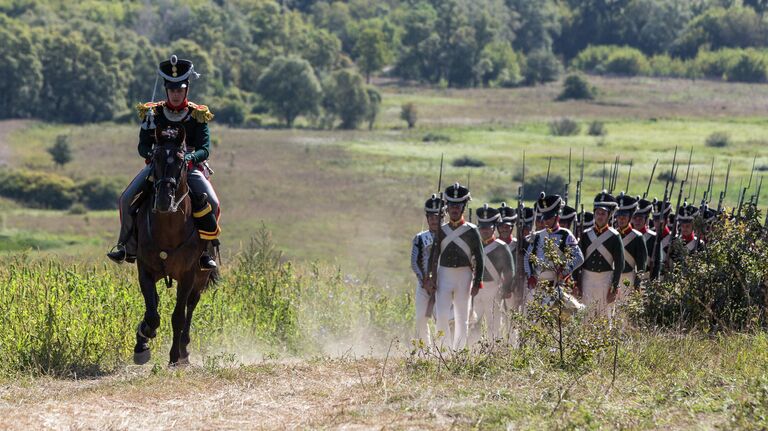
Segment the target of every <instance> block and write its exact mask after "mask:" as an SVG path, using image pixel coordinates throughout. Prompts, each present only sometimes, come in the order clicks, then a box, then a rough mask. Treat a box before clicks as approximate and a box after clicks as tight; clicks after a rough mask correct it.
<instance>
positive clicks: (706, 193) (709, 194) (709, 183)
mask: <svg viewBox="0 0 768 431" xmlns="http://www.w3.org/2000/svg"><path fill="white" fill-rule="evenodd" d="M714 175H715V158H714V157H712V167H710V168H709V180H708V181H707V189H706V190H705V191H704V196H703V197H702V200H703V201H704V202H706V203H709V201H710V199H711V198H712V181H713V178H714ZM695 197H696V196H694V198H695Z"/></svg>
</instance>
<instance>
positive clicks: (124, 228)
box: [107, 55, 221, 270]
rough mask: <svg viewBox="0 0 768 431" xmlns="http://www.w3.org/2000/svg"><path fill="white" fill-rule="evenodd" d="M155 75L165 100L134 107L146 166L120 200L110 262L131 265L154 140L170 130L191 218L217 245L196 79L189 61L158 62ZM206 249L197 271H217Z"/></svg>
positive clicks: (204, 118)
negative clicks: (178, 142)
mask: <svg viewBox="0 0 768 431" xmlns="http://www.w3.org/2000/svg"><path fill="white" fill-rule="evenodd" d="M157 72H158V74H159V75H160V77H162V78H163V81H164V84H165V85H164V86H165V93H166V100H164V101H159V102H154V101H152V102H148V103H141V104H138V105H137V107H136V109H137V110H138V112H139V118H140V119H141V130H140V131H139V148H138V150H139V155H140V156H141V157H143V158H144V159H145V161H146V166H145V167H144V168H142V169H141V171H139V174H138V175H137V176H136V178H134V179H133V181H131V183H130V185H128V188H126V189H125V191H124V192H123V194H122V195H121V196H120V200H119V209H120V222H121V223H120V236H119V238H118V242H117V245H116V246H115V247H113V249H112V251H110V252H109V253H107V257H109V258H110V259H112V260H113V261H114V262H117V263H122V262H128V263H133V262H135V261H136V251H137V239H136V232H135V214H136V210H137V209H138V208H139V207H140V206H141V202H143V201H144V199H146V198H147V197H148V196H149V195H150V193H151V183H152V182H153V181H154V179H153V178H151V173H152V167H151V164H150V160H151V159H152V154H153V151H154V147H155V145H156V144H157V143H158V142H163V141H164V140H167V138H168V137H167V136H165V135H167V134H168V131H169V130H179V131H182V132H183V133H179V134H180V135H182V136H183V139H184V140H185V145H186V152H185V153H184V155H183V157H184V161H185V162H186V163H187V164H188V167H189V169H188V174H187V182H188V185H189V189H190V194H191V198H192V201H193V210H194V214H193V216H194V220H195V226H196V227H197V230H198V233H199V235H200V238H201V239H204V240H208V241H210V243H209V244H212V245H214V246H218V236H219V233H220V232H221V229H220V228H219V226H218V219H219V199H218V197H217V196H216V192H215V191H214V189H213V186H211V183H210V181H209V179H208V178H209V177H210V175H211V173H212V172H211V170H210V169H209V168H208V164H207V160H208V158H209V157H210V148H211V139H210V131H209V129H208V122H209V121H210V120H212V119H213V114H212V113H211V112H210V110H209V109H208V107H207V106H205V105H197V104H195V103H192V102H190V101H189V100H188V99H187V97H188V95H189V81H190V78H192V79H197V78H199V77H200V75H199V74H198V73H197V72H195V69H194V66H193V65H192V62H191V61H189V60H183V59H179V58H178V57H177V56H175V55H172V56H171V58H170V59H168V60H166V61H163V62H162V63H160V65H159V67H158V70H157ZM210 248H211V247H208V249H209V250H206V251H205V252H203V254H202V256H201V257H200V268H201V269H203V270H212V269H215V268H216V261H215V260H214V259H213V253H212V252H211V251H210Z"/></svg>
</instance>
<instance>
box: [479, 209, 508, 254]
mask: <svg viewBox="0 0 768 431" xmlns="http://www.w3.org/2000/svg"><path fill="white" fill-rule="evenodd" d="M498 211H499V217H500V220H499V223H498V224H497V225H496V230H498V232H499V239H500V240H502V241H504V243H505V244H507V246H508V247H509V251H510V252H511V253H513V254H514V253H515V250H517V238H515V237H514V235H512V230H513V229H514V227H515V222H516V221H517V211H515V209H514V208H512V207H509V206H507V203H506V202H502V203H501V206H500V207H499V209H498ZM478 220H479V219H478Z"/></svg>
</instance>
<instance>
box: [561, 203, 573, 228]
mask: <svg viewBox="0 0 768 431" xmlns="http://www.w3.org/2000/svg"><path fill="white" fill-rule="evenodd" d="M574 221H576V208H573V207H570V206H568V205H565V206H563V210H562V212H561V214H560V226H562V227H564V228H565V229H568V230H569V231H571V232H573V231H574V230H575V228H574V226H573V222H574Z"/></svg>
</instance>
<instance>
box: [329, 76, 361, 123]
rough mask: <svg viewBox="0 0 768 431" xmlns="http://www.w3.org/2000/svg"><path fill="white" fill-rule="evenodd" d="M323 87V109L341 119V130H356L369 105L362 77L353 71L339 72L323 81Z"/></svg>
mask: <svg viewBox="0 0 768 431" xmlns="http://www.w3.org/2000/svg"><path fill="white" fill-rule="evenodd" d="M324 87H325V88H324V91H325V95H324V97H325V99H324V101H323V106H324V107H325V109H326V110H329V111H331V112H332V113H333V114H334V116H338V117H339V118H340V119H341V128H342V129H356V128H357V126H358V125H359V124H360V123H361V122H362V121H363V120H365V119H366V116H367V115H366V114H367V113H368V112H367V110H368V106H369V104H370V100H369V98H368V91H367V90H366V86H365V81H364V79H363V77H362V76H360V74H359V73H357V72H356V71H355V70H353V69H343V70H339V71H337V72H334V73H333V74H332V75H331V76H330V77H329V78H328V79H327V80H325V81H324Z"/></svg>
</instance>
